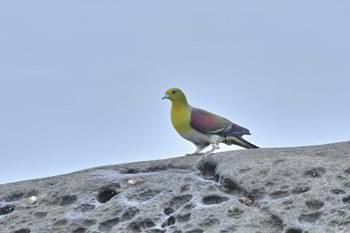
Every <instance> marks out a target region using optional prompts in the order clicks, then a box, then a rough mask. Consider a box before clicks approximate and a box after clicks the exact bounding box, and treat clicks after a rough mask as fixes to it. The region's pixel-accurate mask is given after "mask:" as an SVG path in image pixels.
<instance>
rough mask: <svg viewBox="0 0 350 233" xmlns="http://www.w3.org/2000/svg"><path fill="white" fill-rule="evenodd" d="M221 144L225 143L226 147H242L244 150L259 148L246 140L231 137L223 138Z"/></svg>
mask: <svg viewBox="0 0 350 233" xmlns="http://www.w3.org/2000/svg"><path fill="white" fill-rule="evenodd" d="M221 142H222V143H225V144H227V145H232V144H234V145H237V146H241V147H244V148H246V149H256V148H259V147H258V146H256V145H254V144H252V143H250V142H248V141H247V140H245V139H243V138H242V137H232V136H225V137H223V138H222V141H221Z"/></svg>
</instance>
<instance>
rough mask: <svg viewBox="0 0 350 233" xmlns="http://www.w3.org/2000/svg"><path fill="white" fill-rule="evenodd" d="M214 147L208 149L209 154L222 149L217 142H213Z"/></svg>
mask: <svg viewBox="0 0 350 233" xmlns="http://www.w3.org/2000/svg"><path fill="white" fill-rule="evenodd" d="M212 147H213V148H211V150H210V151H208V152H207V153H206V154H207V155H209V154H214V151H215V150H216V149H220V147H219V146H218V145H217V144H212Z"/></svg>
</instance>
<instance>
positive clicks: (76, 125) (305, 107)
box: [0, 0, 350, 183]
mask: <svg viewBox="0 0 350 233" xmlns="http://www.w3.org/2000/svg"><path fill="white" fill-rule="evenodd" d="M349 12H350V2H349V1H316V0H314V1H301V0H300V1H289V2H286V1H231V0H230V1H203V0H197V1H172V2H170V1H160V0H159V1H150V0H149V1H89V0H80V1H63V0H62V1H44V0H42V1H15V0H14V1H12V0H11V1H1V2H0V28H1V36H0V42H1V43H0V106H1V114H0V156H1V163H0V183H7V182H12V181H18V180H25V179H32V178H39V177H45V176H52V175H58V174H62V173H67V172H72V171H77V170H80V169H84V168H89V167H95V166H101V165H108V164H119V163H127V162H132V161H143V160H153V159H163V158H170V157H175V156H180V155H184V154H185V153H188V152H193V151H194V149H195V148H194V146H193V145H192V144H190V143H189V142H187V141H185V140H184V139H182V138H181V137H180V136H178V135H177V133H176V132H175V130H174V129H173V128H172V126H171V123H170V117H169V110H170V102H169V101H164V100H163V101H162V100H161V97H162V96H163V95H164V92H165V90H166V89H167V88H169V87H179V88H181V89H183V91H184V92H185V93H186V94H187V97H188V100H189V102H190V104H192V105H193V106H196V107H200V108H204V109H206V110H209V111H211V112H214V113H217V114H219V115H222V116H224V117H226V118H228V119H230V120H232V121H233V122H235V123H237V124H239V125H241V126H244V127H246V128H248V129H249V130H250V131H251V133H252V135H251V136H247V137H245V138H246V139H247V140H249V141H251V142H252V143H254V144H257V145H259V146H261V147H290V146H303V145H313V144H323V143H330V142H338V141H344V140H349V139H350V133H349V132H350V124H349V119H350V101H349V100H350V92H349V86H350V65H349V64H350V30H349V22H350V13H349ZM231 149H237V147H228V146H223V147H222V149H221V150H231Z"/></svg>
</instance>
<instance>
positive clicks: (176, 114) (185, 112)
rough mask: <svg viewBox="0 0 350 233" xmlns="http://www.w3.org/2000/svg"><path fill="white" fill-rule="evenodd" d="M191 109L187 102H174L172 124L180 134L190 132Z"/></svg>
mask: <svg viewBox="0 0 350 233" xmlns="http://www.w3.org/2000/svg"><path fill="white" fill-rule="evenodd" d="M190 117H191V107H190V105H189V104H188V103H187V102H185V103H182V102H173V103H172V106H171V122H172V124H173V126H174V128H175V129H176V130H177V131H178V132H184V131H188V130H189V125H190Z"/></svg>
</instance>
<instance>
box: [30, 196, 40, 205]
mask: <svg viewBox="0 0 350 233" xmlns="http://www.w3.org/2000/svg"><path fill="white" fill-rule="evenodd" d="M37 200H38V198H37V197H36V196H31V197H30V198H28V203H29V204H35V203H36V201H37Z"/></svg>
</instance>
